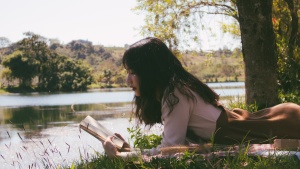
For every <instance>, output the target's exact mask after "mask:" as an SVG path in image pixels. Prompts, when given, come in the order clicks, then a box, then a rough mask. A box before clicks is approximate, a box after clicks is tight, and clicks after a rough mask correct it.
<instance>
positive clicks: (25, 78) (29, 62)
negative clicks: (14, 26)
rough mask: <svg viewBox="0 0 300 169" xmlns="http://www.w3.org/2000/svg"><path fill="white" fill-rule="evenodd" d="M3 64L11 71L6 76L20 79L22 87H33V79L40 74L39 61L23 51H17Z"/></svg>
mask: <svg viewBox="0 0 300 169" xmlns="http://www.w3.org/2000/svg"><path fill="white" fill-rule="evenodd" d="M2 64H3V66H4V67H7V68H8V69H9V70H10V73H6V75H5V76H6V77H7V78H10V77H9V76H11V78H17V79H20V86H24V87H29V86H31V81H32V79H33V78H34V77H35V76H36V75H37V74H38V72H37V71H38V67H39V63H38V61H37V60H35V58H32V57H30V56H29V55H28V54H27V53H24V52H21V51H15V52H14V53H13V54H11V55H9V56H8V57H6V58H4V60H3V61H2ZM6 72H7V71H6Z"/></svg>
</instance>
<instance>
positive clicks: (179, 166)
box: [66, 150, 300, 169]
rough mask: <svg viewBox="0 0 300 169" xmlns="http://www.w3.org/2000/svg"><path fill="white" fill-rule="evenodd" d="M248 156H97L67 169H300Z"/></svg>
mask: <svg viewBox="0 0 300 169" xmlns="http://www.w3.org/2000/svg"><path fill="white" fill-rule="evenodd" d="M246 151H247V150H245V152H243V151H241V152H240V153H239V154H237V155H235V156H230V155H228V156H225V157H219V156H214V155H213V154H211V155H209V156H203V155H197V154H195V153H189V152H185V153H183V154H182V155H181V156H180V157H179V158H178V157H170V158H158V157H154V158H152V159H151V160H149V161H145V160H144V159H142V158H135V159H130V160H129V159H114V160H112V159H109V158H108V157H107V156H105V155H104V154H100V155H98V156H95V157H94V158H93V159H91V161H89V162H84V163H77V164H75V163H74V164H73V165H72V166H70V167H66V168H68V169H94V168H107V169H127V168H141V169H152V168H161V169H167V168H172V169H173V168H174V169H193V168H194V169H201V168H203V169H207V168H212V169H219V168H222V169H224V168H226V169H227V168H228V169H229V168H230V169H235V168H236V169H240V168H249V169H253V168H256V169H260V168H261V169H265V168H274V169H277V168H278V169H282V168H299V167H300V160H299V159H296V158H294V157H292V156H282V157H279V156H276V155H271V156H269V157H261V156H248V155H247V153H246Z"/></svg>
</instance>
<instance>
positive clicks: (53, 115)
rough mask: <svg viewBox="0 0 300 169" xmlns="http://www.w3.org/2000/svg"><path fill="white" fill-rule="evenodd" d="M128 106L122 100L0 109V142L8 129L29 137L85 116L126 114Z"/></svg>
mask: <svg viewBox="0 0 300 169" xmlns="http://www.w3.org/2000/svg"><path fill="white" fill-rule="evenodd" d="M71 107H72V108H71ZM131 109H132V106H131V104H130V103H126V102H125V103H107V104H84V105H68V106H33V107H19V108H0V114H1V116H0V121H1V126H0V129H1V131H4V132H0V142H1V141H3V140H5V139H9V134H7V132H8V131H9V132H16V131H19V132H22V133H23V134H24V138H25V139H26V138H30V137H32V136H34V137H39V136H40V135H39V132H41V131H42V130H43V129H47V128H51V127H60V126H66V125H68V124H76V123H79V122H80V121H81V120H82V119H83V118H85V117H86V116H87V115H92V116H93V117H94V118H95V119H97V120H104V119H105V118H120V117H129V116H130V112H131ZM5 130H7V131H5Z"/></svg>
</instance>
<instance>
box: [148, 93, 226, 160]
mask: <svg viewBox="0 0 300 169" xmlns="http://www.w3.org/2000/svg"><path fill="white" fill-rule="evenodd" d="M174 94H175V95H176V96H177V97H178V99H179V102H178V103H177V104H176V105H175V106H174V108H173V111H172V112H170V113H169V107H168V105H167V104H166V102H163V103H162V109H161V111H162V121H163V125H164V131H163V135H162V136H163V139H162V142H161V145H159V146H158V147H156V148H152V149H151V150H148V151H146V152H147V153H149V154H151V155H155V154H158V153H160V151H159V148H161V147H167V146H176V145H184V144H186V132H187V129H189V130H192V131H193V132H194V133H195V134H196V135H197V136H198V137H199V138H201V139H203V140H210V139H211V137H212V136H213V134H214V132H215V130H216V121H217V119H218V117H219V116H220V114H221V109H219V108H217V107H214V106H213V105H211V104H208V103H205V102H204V100H203V99H202V98H201V97H200V96H198V94H196V93H195V92H192V94H193V95H194V96H195V101H193V99H188V98H187V97H186V96H184V95H183V94H181V93H180V92H179V90H178V89H175V91H174Z"/></svg>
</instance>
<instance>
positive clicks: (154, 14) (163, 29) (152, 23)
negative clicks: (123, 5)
mask: <svg viewBox="0 0 300 169" xmlns="http://www.w3.org/2000/svg"><path fill="white" fill-rule="evenodd" d="M134 10H135V11H137V12H142V13H144V14H146V17H145V24H144V26H143V27H142V31H141V33H142V34H143V35H149V36H155V37H158V38H160V39H162V40H163V41H164V42H165V43H167V44H168V46H169V47H170V48H171V49H172V50H173V51H174V52H175V53H178V46H179V44H180V43H182V42H184V43H185V45H187V46H189V43H186V42H190V40H194V41H195V42H198V43H200V41H199V40H200V38H199V32H198V30H199V29H205V28H206V24H205V23H202V22H201V18H202V17H204V16H205V15H206V14H208V13H209V14H225V15H228V16H233V17H234V18H237V10H236V7H235V5H234V3H233V1H229V2H228V1H224V0H211V1H202V0H194V1H186V0H176V1H175V0H168V1H162V0H159V1H153V0H138V1H137V6H136V7H135V8H134ZM227 30H228V31H229V29H227ZM230 30H233V26H231V29H230Z"/></svg>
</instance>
